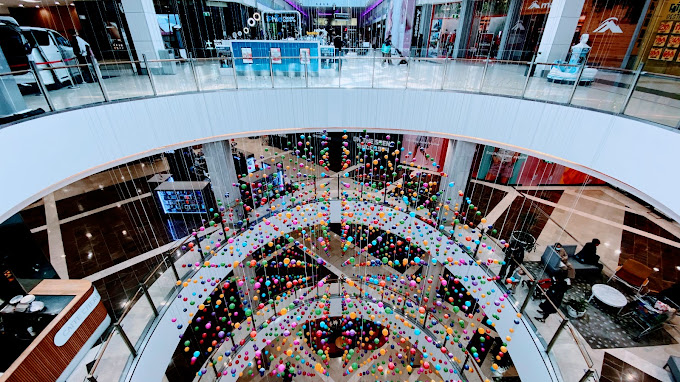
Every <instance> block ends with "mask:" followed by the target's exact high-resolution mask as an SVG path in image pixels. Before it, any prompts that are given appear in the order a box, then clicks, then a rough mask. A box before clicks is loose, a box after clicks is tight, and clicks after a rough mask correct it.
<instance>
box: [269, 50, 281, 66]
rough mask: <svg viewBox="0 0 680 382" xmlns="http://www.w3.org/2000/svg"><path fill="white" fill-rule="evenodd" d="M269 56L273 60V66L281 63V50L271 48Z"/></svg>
mask: <svg viewBox="0 0 680 382" xmlns="http://www.w3.org/2000/svg"><path fill="white" fill-rule="evenodd" d="M269 55H270V56H271V58H272V64H280V63H281V48H269Z"/></svg>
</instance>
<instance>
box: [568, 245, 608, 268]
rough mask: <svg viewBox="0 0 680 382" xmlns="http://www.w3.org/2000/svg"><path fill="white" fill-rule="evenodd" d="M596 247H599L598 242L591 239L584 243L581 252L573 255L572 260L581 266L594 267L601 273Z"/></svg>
mask: <svg viewBox="0 0 680 382" xmlns="http://www.w3.org/2000/svg"><path fill="white" fill-rule="evenodd" d="M598 245H600V240H598V239H593V240H592V241H591V242H590V243H586V245H584V246H583V248H582V249H581V251H580V252H579V253H577V254H576V255H574V258H575V259H576V261H578V262H579V263H581V264H588V265H595V266H597V267H598V268H600V271H602V267H603V265H602V264H600V256H598V255H597V246H598Z"/></svg>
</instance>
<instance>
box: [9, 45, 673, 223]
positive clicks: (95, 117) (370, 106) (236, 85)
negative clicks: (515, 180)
mask: <svg viewBox="0 0 680 382" xmlns="http://www.w3.org/2000/svg"><path fill="white" fill-rule="evenodd" d="M292 59H298V58H284V59H283V62H284V63H283V64H278V63H276V62H272V61H271V60H269V58H254V63H253V65H252V66H249V65H246V64H243V63H242V62H239V61H240V60H237V62H236V68H237V70H234V69H233V68H232V67H223V66H233V65H232V63H230V62H224V61H222V62H221V61H220V60H216V59H215V60H213V59H203V60H197V61H186V60H162V61H155V62H148V63H147V64H148V66H149V67H151V68H157V70H156V69H153V70H151V71H139V70H137V69H138V66H139V64H140V63H136V62H133V63H116V64H101V65H98V67H97V68H92V69H93V71H94V72H95V73H97V76H98V78H99V81H98V82H95V83H81V84H78V85H77V86H75V87H73V88H68V87H67V88H61V89H57V90H46V93H44V94H43V93H38V94H26V95H24V97H23V98H24V100H25V101H26V104H27V106H28V107H29V108H36V107H42V108H43V109H45V110H53V112H48V113H46V114H43V115H39V116H36V117H33V118H31V119H26V120H21V121H16V122H14V123H12V124H8V125H5V126H4V127H3V128H2V129H0V142H2V144H3V145H4V146H5V147H11V148H12V149H11V150H9V149H6V150H2V154H0V160H2V162H3V163H5V164H7V165H5V166H3V168H2V170H1V172H0V179H3V180H4V181H10V180H11V182H12V185H13V186H12V188H11V189H8V190H6V193H4V194H3V196H4V197H3V198H2V202H1V204H0V220H4V219H6V218H7V217H8V216H11V214H13V213H15V212H16V211H18V210H20V209H21V208H23V207H24V206H26V205H28V204H29V203H31V202H32V201H34V200H35V199H37V198H40V197H42V196H44V195H46V194H47V193H49V192H52V191H54V190H56V189H58V188H59V187H62V186H64V185H67V184H69V183H71V182H73V181H75V180H78V179H81V178H83V177H85V176H88V175H90V174H93V173H96V172H98V171H101V170H104V169H106V168H109V167H112V166H115V165H118V164H122V163H125V162H128V161H130V160H134V159H136V158H140V157H142V156H148V155H151V154H154V153H158V152H162V151H167V150H170V149H173V148H176V147H181V146H187V145H190V144H197V143H202V142H209V141H216V140H221V139H227V138H232V137H237V136H246V135H259V134H272V133H283V132H292V131H318V130H322V129H325V130H328V131H333V130H342V129H347V130H363V129H368V130H371V131H388V132H404V133H407V132H408V133H418V134H429V135H436V136H442V137H448V138H454V139H459V140H467V141H472V142H478V143H486V144H492V145H495V146H499V147H506V148H512V149H514V150H517V151H522V152H524V153H528V154H531V155H534V156H536V157H540V158H543V159H547V160H550V161H554V162H558V163H561V164H565V165H567V166H569V167H572V168H575V169H578V170H580V171H583V172H585V173H588V174H590V175H592V176H595V177H597V178H600V179H603V180H605V181H607V182H609V183H611V184H613V185H614V186H617V187H620V188H622V189H624V190H626V191H629V192H631V193H633V194H634V195H636V196H638V197H641V198H643V199H645V200H646V201H648V202H650V203H652V204H653V205H654V206H655V207H657V208H658V209H659V210H661V211H662V212H664V213H666V214H667V215H669V216H671V217H673V218H675V219H676V220H677V219H678V218H679V217H680V200H678V199H677V198H676V197H675V192H674V190H675V189H676V187H677V186H678V184H677V183H678V181H677V180H676V179H675V178H674V177H669V176H667V175H665V174H664V173H665V171H663V170H662V169H664V168H665V167H666V166H667V164H668V163H670V156H671V153H672V152H674V150H675V149H676V147H678V144H680V135H679V134H677V133H676V129H675V128H676V127H677V125H678V122H679V121H680V108H679V107H678V106H680V101H678V97H677V94H676V93H677V90H678V88H679V87H678V86H677V84H678V82H677V81H676V78H675V77H670V76H661V75H656V74H648V73H644V72H641V71H637V72H633V71H627V70H621V69H613V68H597V69H598V71H597V74H596V75H595V78H594V81H593V82H588V83H585V82H583V81H581V82H579V84H578V85H577V84H576V83H575V82H574V81H572V82H573V83H572V84H565V83H554V82H549V81H548V80H547V79H546V78H545V77H542V76H540V73H541V72H542V69H545V68H547V66H546V65H545V64H541V63H528V62H516V61H512V62H510V61H488V60H458V59H456V60H452V59H425V58H411V59H408V65H406V64H401V65H399V62H398V60H396V59H394V60H393V61H392V64H393V65H389V63H387V62H383V60H382V59H381V58H378V57H375V56H370V55H369V56H346V57H344V58H343V59H342V64H341V65H337V63H335V62H332V61H333V60H321V59H316V58H312V59H311V60H310V62H309V64H308V65H306V66H303V67H304V68H305V69H304V70H302V71H301V69H300V68H301V66H300V65H292V64H288V65H286V64H285V63H286V62H290V60H292ZM298 61H299V59H298ZM142 64H143V63H142ZM167 66H170V67H171V68H172V70H164V69H163V68H166V67H167ZM258 68H259V69H258ZM86 69H87V68H86V67H84V66H78V67H75V68H73V70H74V72H77V71H82V70H86ZM166 69H167V68H166ZM256 69H257V70H256ZM267 69H269V70H267ZM140 73H141V74H140ZM154 73H174V74H154ZM76 77H77V76H76ZM122 100H126V102H115V101H122ZM86 106H90V107H86ZM17 152H24V153H26V154H27V155H24V156H22V158H21V160H20V161H17V156H16V153H17ZM56 158H58V159H59V160H55V159H56ZM662 171H663V172H664V173H662Z"/></svg>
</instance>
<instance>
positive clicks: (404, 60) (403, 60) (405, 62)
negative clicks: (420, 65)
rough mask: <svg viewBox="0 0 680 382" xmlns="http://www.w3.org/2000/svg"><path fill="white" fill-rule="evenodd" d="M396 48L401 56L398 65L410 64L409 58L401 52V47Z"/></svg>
mask: <svg viewBox="0 0 680 382" xmlns="http://www.w3.org/2000/svg"><path fill="white" fill-rule="evenodd" d="M394 50H396V51H397V54H398V55H399V57H400V60H399V63H398V64H397V65H406V66H408V60H406V59H404V55H403V54H401V51H400V50H399V49H397V48H394Z"/></svg>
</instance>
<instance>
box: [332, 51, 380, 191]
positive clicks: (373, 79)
mask: <svg viewBox="0 0 680 382" xmlns="http://www.w3.org/2000/svg"><path fill="white" fill-rule="evenodd" d="M374 83H375V49H373V68H372V73H371V89H373V84H374ZM338 179H340V178H338Z"/></svg>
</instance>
